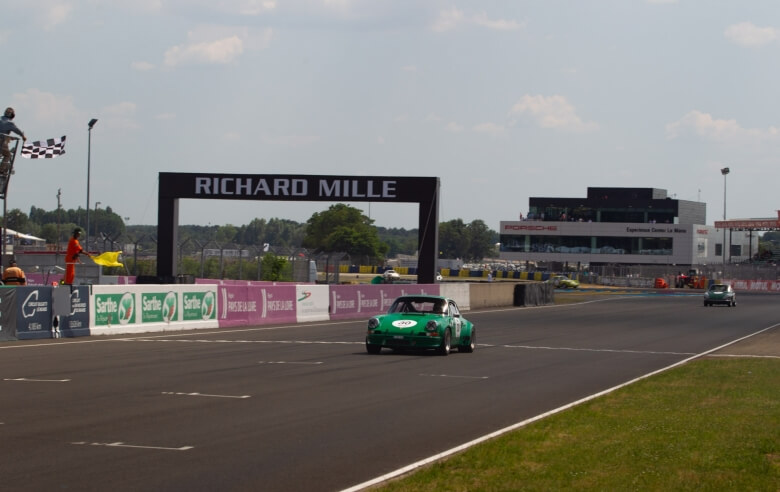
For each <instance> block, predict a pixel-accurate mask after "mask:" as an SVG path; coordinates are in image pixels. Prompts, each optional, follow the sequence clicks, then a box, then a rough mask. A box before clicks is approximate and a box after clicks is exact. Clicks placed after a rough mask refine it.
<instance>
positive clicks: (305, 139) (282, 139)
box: [261, 135, 322, 147]
mask: <svg viewBox="0 0 780 492" xmlns="http://www.w3.org/2000/svg"><path fill="white" fill-rule="evenodd" d="M261 139H262V142H263V143H264V144H268V145H281V146H285V147H303V146H308V145H312V144H315V143H317V142H319V141H321V140H322V137H320V136H319V135H276V136H270V135H264V136H262V137H261Z"/></svg>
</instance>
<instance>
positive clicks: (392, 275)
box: [382, 270, 401, 280]
mask: <svg viewBox="0 0 780 492" xmlns="http://www.w3.org/2000/svg"><path fill="white" fill-rule="evenodd" d="M382 276H383V277H384V278H385V280H398V279H400V278H401V274H400V273H398V272H396V271H395V270H385V273H383V274H382Z"/></svg>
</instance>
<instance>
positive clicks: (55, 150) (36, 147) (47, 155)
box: [22, 135, 65, 159]
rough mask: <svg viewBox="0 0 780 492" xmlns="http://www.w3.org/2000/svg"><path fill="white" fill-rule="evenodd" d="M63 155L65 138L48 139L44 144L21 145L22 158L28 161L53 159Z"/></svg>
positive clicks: (40, 142)
mask: <svg viewBox="0 0 780 492" xmlns="http://www.w3.org/2000/svg"><path fill="white" fill-rule="evenodd" d="M64 153H65V136H64V135H63V136H62V138H50V139H47V140H46V141H45V142H43V141H39V142H33V143H31V144H24V145H22V157H26V158H28V159H53V158H55V157H57V156H58V155H62V154H64Z"/></svg>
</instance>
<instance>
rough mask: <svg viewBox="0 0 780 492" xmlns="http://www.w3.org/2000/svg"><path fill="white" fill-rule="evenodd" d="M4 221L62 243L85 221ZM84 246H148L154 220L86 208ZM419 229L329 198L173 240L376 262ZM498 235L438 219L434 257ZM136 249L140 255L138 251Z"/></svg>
mask: <svg viewBox="0 0 780 492" xmlns="http://www.w3.org/2000/svg"><path fill="white" fill-rule="evenodd" d="M5 220H6V224H7V227H8V228H10V229H13V230H16V231H18V232H21V233H25V234H30V235H33V236H37V237H40V238H42V239H45V240H46V242H47V244H58V245H60V247H62V248H64V245H65V244H66V243H67V241H68V238H69V237H70V235H71V233H72V232H73V230H74V229H75V228H77V227H80V228H82V229H84V228H85V227H86V210H85V209H84V208H82V207H79V208H78V209H69V210H64V209H61V208H60V209H57V210H51V211H47V210H44V209H41V208H37V207H32V208H31V209H30V213H29V215H28V214H25V213H24V212H22V211H21V210H19V209H12V210H10V211H9V212H8V213H7V214H6V217H5ZM86 232H87V233H86V234H85V235H82V240H83V239H84V238H85V236H88V237H89V238H90V244H89V248H90V250H93V251H101V250H103V251H107V250H113V249H115V248H122V247H123V246H122V245H127V244H132V245H133V250H138V251H141V252H146V253H149V252H152V251H156V249H157V245H156V240H157V226H156V225H128V224H127V223H126V219H123V218H122V217H121V216H120V215H118V214H117V213H115V212H114V211H113V209H112V208H111V207H110V206H106V207H105V208H96V209H95V210H90V220H89V231H86ZM418 240H419V231H418V230H417V229H416V228H415V229H405V228H386V227H380V226H376V225H375V224H374V220H373V219H371V218H369V217H367V216H366V215H364V214H363V212H362V211H361V210H360V209H357V208H354V207H351V206H349V205H346V204H342V203H337V204H334V205H331V206H330V207H329V208H328V209H327V210H325V211H322V212H316V213H314V214H313V215H312V216H311V218H309V220H307V221H306V222H305V223H299V222H296V221H293V220H288V219H280V218H272V219H264V218H255V219H253V220H252V221H250V222H249V223H248V224H244V225H239V226H236V225H232V224H226V225H207V226H202V225H180V226H179V230H178V241H179V244H178V245H177V246H178V247H179V248H180V251H181V253H182V254H192V253H194V252H198V251H200V250H202V249H203V248H227V247H231V246H237V247H238V246H240V247H243V248H250V249H252V248H253V249H256V250H257V251H268V250H277V251H284V250H296V249H306V250H308V251H311V252H315V253H317V252H342V253H346V254H348V255H350V256H351V257H352V258H354V259H355V260H357V261H360V262H365V264H381V263H382V262H384V261H385V260H386V259H388V258H394V257H396V256H397V255H415V254H416V252H417V247H418ZM496 242H498V234H497V233H496V232H495V231H493V230H491V229H490V228H489V227H488V226H487V224H485V222H484V221H482V220H474V221H472V222H469V223H466V222H464V221H463V220H462V219H455V220H450V221H447V222H442V223H440V224H439V257H441V258H453V259H454V258H459V259H462V260H463V261H467V262H470V261H479V260H481V259H483V258H485V257H489V256H494V255H495V243H496ZM142 254H143V253H142Z"/></svg>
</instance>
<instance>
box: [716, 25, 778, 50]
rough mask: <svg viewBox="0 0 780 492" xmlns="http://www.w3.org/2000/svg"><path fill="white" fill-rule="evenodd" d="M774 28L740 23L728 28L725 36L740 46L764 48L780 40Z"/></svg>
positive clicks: (724, 33)
mask: <svg viewBox="0 0 780 492" xmlns="http://www.w3.org/2000/svg"><path fill="white" fill-rule="evenodd" d="M778 33H779V31H778V30H777V29H775V28H773V27H758V26H756V25H754V24H753V23H751V22H740V23H739V24H733V25H731V26H729V27H727V28H726V30H725V31H724V32H723V35H724V36H726V38H727V39H729V40H730V41H731V42H733V43H736V44H738V45H740V46H763V45H765V44H768V43H771V42H772V41H774V40H775V39H777V38H778Z"/></svg>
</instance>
